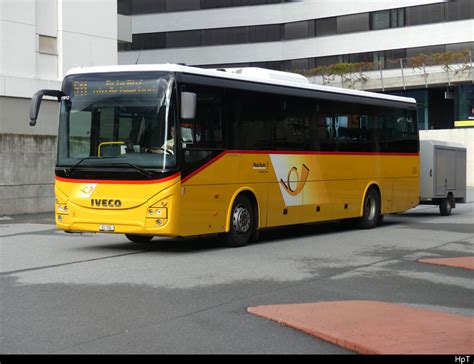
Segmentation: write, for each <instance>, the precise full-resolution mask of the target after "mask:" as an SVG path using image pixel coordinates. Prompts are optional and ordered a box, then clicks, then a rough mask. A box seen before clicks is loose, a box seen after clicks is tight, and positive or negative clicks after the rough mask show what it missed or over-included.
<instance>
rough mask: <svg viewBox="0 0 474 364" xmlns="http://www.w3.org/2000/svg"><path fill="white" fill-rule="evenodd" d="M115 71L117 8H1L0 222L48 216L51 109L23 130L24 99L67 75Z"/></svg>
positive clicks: (101, 3) (0, 0)
mask: <svg viewBox="0 0 474 364" xmlns="http://www.w3.org/2000/svg"><path fill="white" fill-rule="evenodd" d="M116 63H117V2H116V0H98V1H80V2H79V1H74V0H0V216H2V215H3V214H19V213H28V212H39V211H51V210H52V209H54V205H53V202H54V201H53V199H54V197H53V183H54V164H55V160H56V152H55V143H56V135H57V130H58V115H57V114H58V104H57V102H55V101H46V102H43V104H42V106H41V113H40V120H39V122H38V125H37V126H36V127H35V128H30V127H29V125H28V120H29V118H28V111H29V104H30V99H31V96H32V95H33V94H34V93H35V92H36V91H37V90H39V89H42V88H50V89H59V88H60V87H61V80H62V77H63V75H64V74H65V73H66V72H67V70H69V69H70V68H72V67H76V66H91V65H110V64H116Z"/></svg>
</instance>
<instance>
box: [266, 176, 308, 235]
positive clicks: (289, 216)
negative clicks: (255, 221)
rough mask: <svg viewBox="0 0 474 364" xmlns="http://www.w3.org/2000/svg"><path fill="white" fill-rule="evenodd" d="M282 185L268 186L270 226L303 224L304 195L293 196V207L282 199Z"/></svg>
mask: <svg viewBox="0 0 474 364" xmlns="http://www.w3.org/2000/svg"><path fill="white" fill-rule="evenodd" d="M281 189H282V188H281V182H280V183H269V184H268V195H269V196H270V198H269V201H268V220H267V221H268V226H269V227H270V226H282V225H293V224H301V222H302V220H301V219H302V203H303V194H302V193H300V194H298V195H296V196H292V201H291V205H290V204H286V203H285V201H284V199H283V198H282V191H281Z"/></svg>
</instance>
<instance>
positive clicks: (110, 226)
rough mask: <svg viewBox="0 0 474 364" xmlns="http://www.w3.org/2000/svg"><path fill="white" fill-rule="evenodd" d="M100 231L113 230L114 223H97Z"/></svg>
mask: <svg viewBox="0 0 474 364" xmlns="http://www.w3.org/2000/svg"><path fill="white" fill-rule="evenodd" d="M99 230H100V231H115V225H99Z"/></svg>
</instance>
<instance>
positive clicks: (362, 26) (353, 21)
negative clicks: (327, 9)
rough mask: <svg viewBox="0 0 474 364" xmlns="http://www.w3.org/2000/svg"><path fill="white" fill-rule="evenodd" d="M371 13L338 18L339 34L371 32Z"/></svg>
mask: <svg viewBox="0 0 474 364" xmlns="http://www.w3.org/2000/svg"><path fill="white" fill-rule="evenodd" d="M369 28H370V27H369V13H365V14H354V15H346V16H340V17H338V18H337V33H338V34H343V33H353V32H362V31H365V30H369Z"/></svg>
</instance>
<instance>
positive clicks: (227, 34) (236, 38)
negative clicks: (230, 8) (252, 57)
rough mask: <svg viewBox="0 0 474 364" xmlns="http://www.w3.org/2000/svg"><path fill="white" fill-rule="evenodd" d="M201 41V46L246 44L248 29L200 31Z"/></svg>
mask: <svg viewBox="0 0 474 364" xmlns="http://www.w3.org/2000/svg"><path fill="white" fill-rule="evenodd" d="M201 39H202V43H201V45H203V46H211V45H221V44H239V43H248V42H249V28H248V27H235V28H222V29H206V30H202V31H201Z"/></svg>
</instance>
